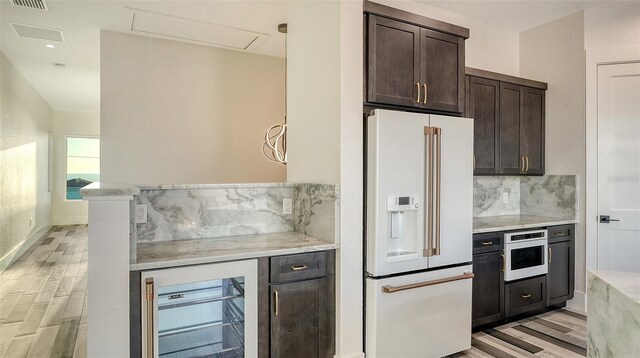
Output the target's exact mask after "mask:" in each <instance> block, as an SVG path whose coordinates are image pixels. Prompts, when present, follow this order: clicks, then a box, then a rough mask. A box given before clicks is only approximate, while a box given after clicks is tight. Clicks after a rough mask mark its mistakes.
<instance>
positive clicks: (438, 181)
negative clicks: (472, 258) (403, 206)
mask: <svg viewBox="0 0 640 358" xmlns="http://www.w3.org/2000/svg"><path fill="white" fill-rule="evenodd" d="M433 134H434V136H433V138H434V141H436V140H437V147H436V148H437V150H438V155H437V159H436V178H435V181H436V193H435V195H436V208H435V211H436V243H435V245H433V254H434V255H436V256H437V255H440V192H441V186H442V185H441V182H442V181H441V177H442V129H441V128H436V127H434V128H433Z"/></svg>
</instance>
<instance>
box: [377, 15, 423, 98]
mask: <svg viewBox="0 0 640 358" xmlns="http://www.w3.org/2000/svg"><path fill="white" fill-rule="evenodd" d="M368 32H369V34H370V36H369V55H368V61H369V76H368V78H369V83H368V86H367V101H368V102H373V103H386V104H391V105H397V106H404V107H420V105H421V102H420V101H419V99H418V97H417V96H418V89H417V88H416V87H417V85H416V84H417V83H418V82H420V52H419V48H420V46H419V44H420V28H419V27H417V26H413V25H409V24H406V23H403V22H400V21H395V20H389V19H386V18H384V17H378V16H371V17H370V18H369V31H368Z"/></svg>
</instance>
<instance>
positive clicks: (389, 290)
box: [382, 272, 475, 293]
mask: <svg viewBox="0 0 640 358" xmlns="http://www.w3.org/2000/svg"><path fill="white" fill-rule="evenodd" d="M474 276H475V275H474V274H473V273H471V272H465V273H463V274H462V275H458V276H452V277H446V278H439V279H437V280H432V281H425V282H419V283H412V284H409V285H402V286H389V285H384V286H382V292H384V293H394V292H400V291H405V290H411V289H414V288H420V287H426V286H433V285H439V284H441V283H446V282H453V281H460V280H467V279H470V278H473V277H474Z"/></svg>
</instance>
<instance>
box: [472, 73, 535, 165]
mask: <svg viewBox="0 0 640 358" xmlns="http://www.w3.org/2000/svg"><path fill="white" fill-rule="evenodd" d="M466 73H467V75H466V78H465V84H466V91H465V92H466V96H465V97H466V101H465V113H464V115H465V117H469V118H473V119H474V174H475V175H497V174H502V175H544V148H545V90H546V89H547V84H546V83H543V82H538V81H532V80H527V79H523V78H518V77H512V76H507V75H502V74H498V73H493V72H488V71H483V70H477V69H473V68H469V67H467V68H466Z"/></svg>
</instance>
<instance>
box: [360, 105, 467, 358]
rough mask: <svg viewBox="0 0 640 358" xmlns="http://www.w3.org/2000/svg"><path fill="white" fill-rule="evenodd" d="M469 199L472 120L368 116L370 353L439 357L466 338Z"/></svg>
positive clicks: (385, 357)
mask: <svg viewBox="0 0 640 358" xmlns="http://www.w3.org/2000/svg"><path fill="white" fill-rule="evenodd" d="M472 200H473V120H472V119H468V118H459V117H448V116H440V115H429V114H417V113H408V112H398V111H388V110H379V109H377V110H375V111H374V112H373V113H372V114H371V115H370V116H369V118H368V119H367V226H366V239H365V245H366V251H365V254H366V274H365V275H366V277H365V282H366V285H365V286H366V288H365V290H366V298H365V307H366V308H365V311H366V314H365V320H366V327H365V345H366V346H365V352H366V356H367V357H371V358H373V357H377V358H408V357H421V358H428V357H442V356H445V355H448V354H453V353H456V352H459V351H462V350H465V349H467V348H469V347H470V346H471V290H472V288H471V279H472V278H473V273H472V272H471V271H472V265H471V260H472V257H471V255H472V232H471V231H472V216H473V213H472V210H473V208H472V205H473V202H472Z"/></svg>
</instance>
